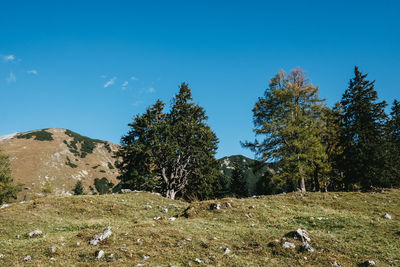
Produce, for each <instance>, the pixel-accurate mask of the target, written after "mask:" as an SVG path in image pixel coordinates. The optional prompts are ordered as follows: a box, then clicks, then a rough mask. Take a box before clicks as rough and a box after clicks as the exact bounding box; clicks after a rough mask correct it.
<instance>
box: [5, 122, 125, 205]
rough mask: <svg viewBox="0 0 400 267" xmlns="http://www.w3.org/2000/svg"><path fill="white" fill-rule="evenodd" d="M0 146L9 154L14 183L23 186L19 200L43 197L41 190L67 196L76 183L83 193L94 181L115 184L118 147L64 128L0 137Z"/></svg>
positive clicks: (87, 190)
mask: <svg viewBox="0 0 400 267" xmlns="http://www.w3.org/2000/svg"><path fill="white" fill-rule="evenodd" d="M0 146H1V148H2V149H3V150H4V152H5V153H7V154H8V155H10V161H11V167H12V171H13V177H14V181H15V183H22V184H24V186H23V188H24V190H23V191H22V192H21V193H20V197H21V198H28V199H29V198H30V197H31V196H32V195H37V194H42V191H43V187H50V189H51V191H53V192H54V193H55V194H67V195H68V194H70V193H71V189H72V188H73V186H74V185H75V183H76V182H77V181H78V180H81V181H82V182H83V185H84V187H85V190H86V192H90V190H89V186H92V187H93V184H94V179H95V178H99V179H100V178H102V177H106V178H107V179H108V180H110V181H111V182H113V183H116V177H117V175H118V171H117V170H116V169H115V166H114V165H115V164H114V163H115V158H113V157H112V155H113V151H115V150H117V149H118V146H117V145H115V144H113V143H110V142H105V141H101V140H95V139H91V138H88V137H84V136H81V135H79V134H77V133H75V132H72V131H70V130H66V129H43V130H37V131H31V132H27V133H17V134H12V135H7V136H3V137H0ZM25 196H26V197H25Z"/></svg>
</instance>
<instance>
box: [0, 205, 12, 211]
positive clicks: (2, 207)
mask: <svg viewBox="0 0 400 267" xmlns="http://www.w3.org/2000/svg"><path fill="white" fill-rule="evenodd" d="M10 205H11V204H7V203H6V204H3V205H1V207H0V210H2V209H5V208H7V207H9V206H10Z"/></svg>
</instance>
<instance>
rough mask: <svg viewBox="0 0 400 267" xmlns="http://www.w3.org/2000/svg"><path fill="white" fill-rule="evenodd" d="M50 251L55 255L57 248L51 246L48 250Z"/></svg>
mask: <svg viewBox="0 0 400 267" xmlns="http://www.w3.org/2000/svg"><path fill="white" fill-rule="evenodd" d="M50 250H51V253H53V254H54V253H56V252H57V247H56V246H52V247H51V248H50Z"/></svg>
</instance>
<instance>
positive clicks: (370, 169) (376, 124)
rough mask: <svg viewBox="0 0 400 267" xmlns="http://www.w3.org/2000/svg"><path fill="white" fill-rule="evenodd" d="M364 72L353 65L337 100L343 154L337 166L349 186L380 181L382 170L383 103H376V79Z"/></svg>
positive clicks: (383, 160)
mask: <svg viewBox="0 0 400 267" xmlns="http://www.w3.org/2000/svg"><path fill="white" fill-rule="evenodd" d="M366 78H367V74H362V73H361V72H360V71H359V70H358V67H357V66H356V67H355V68H354V78H352V79H351V80H350V83H349V87H348V88H347V89H346V91H345V93H344V94H343V96H342V100H341V102H340V104H341V108H342V114H341V115H340V125H341V126H340V128H341V129H340V135H341V137H340V139H341V145H342V146H343V153H342V155H341V157H340V159H339V167H340V169H341V171H342V172H343V175H344V180H343V182H344V185H345V187H346V189H350V188H351V187H352V186H353V185H360V186H361V187H362V188H363V189H370V188H371V187H372V186H377V185H379V183H380V176H381V175H382V174H383V171H384V162H385V152H384V151H383V147H384V146H383V145H384V141H383V140H384V139H383V134H384V123H385V120H386V117H387V116H386V114H385V112H384V108H385V106H386V103H385V102H384V101H383V102H377V100H378V94H377V92H376V91H375V89H374V87H375V85H374V83H375V81H372V82H371V81H368V80H367V79H366Z"/></svg>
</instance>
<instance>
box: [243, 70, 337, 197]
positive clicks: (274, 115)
mask: <svg viewBox="0 0 400 267" xmlns="http://www.w3.org/2000/svg"><path fill="white" fill-rule="evenodd" d="M323 108H324V105H323V100H322V99H320V98H319V97H318V88H316V87H314V86H313V85H312V84H311V83H309V81H308V80H307V79H306V77H305V76H304V73H303V71H302V70H301V69H299V68H298V69H295V70H293V71H291V73H290V74H289V75H286V73H284V72H283V71H281V72H279V73H278V74H277V75H276V76H275V77H274V78H272V79H271V82H270V85H269V88H268V89H266V90H265V93H264V97H261V98H259V99H258V101H257V103H256V104H255V107H254V109H253V114H254V115H253V116H254V125H255V133H256V136H264V139H263V140H262V141H261V142H259V141H258V140H257V139H256V140H255V141H254V142H246V143H244V144H243V145H244V146H245V147H248V148H250V149H251V150H252V151H254V152H255V153H256V155H257V156H258V157H259V158H260V159H261V160H262V161H270V162H275V163H276V164H277V165H279V168H280V171H279V172H278V173H277V174H276V175H275V176H274V179H273V180H274V181H275V182H274V183H275V184H276V185H277V186H279V187H281V188H282V189H284V188H285V189H284V190H285V191H286V189H288V190H294V189H296V188H297V187H299V188H300V189H301V190H302V191H306V183H307V184H309V185H308V188H310V189H312V187H314V188H321V187H324V186H325V182H326V177H327V176H326V174H327V173H328V171H329V163H328V158H327V154H326V151H325V147H324V144H323V142H322V134H323V131H324V129H325V125H324V121H323V120H321V114H322V111H323ZM277 181H278V183H277ZM312 184H314V185H313V186H312ZM311 186H312V187H311Z"/></svg>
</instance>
